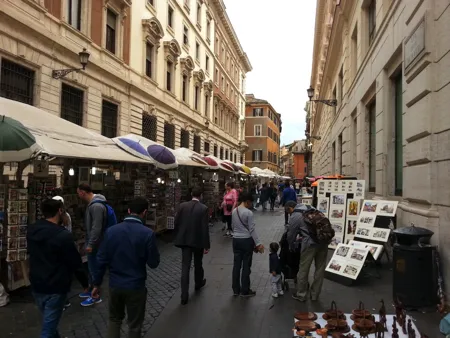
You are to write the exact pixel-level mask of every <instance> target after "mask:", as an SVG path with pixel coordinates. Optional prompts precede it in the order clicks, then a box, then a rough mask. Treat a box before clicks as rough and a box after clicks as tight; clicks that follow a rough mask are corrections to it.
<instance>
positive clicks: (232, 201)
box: [220, 182, 238, 237]
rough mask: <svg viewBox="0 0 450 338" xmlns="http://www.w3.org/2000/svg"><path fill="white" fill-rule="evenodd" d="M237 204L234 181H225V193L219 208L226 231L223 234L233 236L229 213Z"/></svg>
mask: <svg viewBox="0 0 450 338" xmlns="http://www.w3.org/2000/svg"><path fill="white" fill-rule="evenodd" d="M237 205H238V194H237V192H236V190H235V189H234V182H227V183H226V184H225V194H224V195H223V201H222V204H221V206H220V207H221V208H222V210H223V219H224V221H225V223H226V225H227V232H226V233H225V236H227V237H233V228H232V227H231V214H232V212H233V210H234V209H235V208H236V207H237Z"/></svg>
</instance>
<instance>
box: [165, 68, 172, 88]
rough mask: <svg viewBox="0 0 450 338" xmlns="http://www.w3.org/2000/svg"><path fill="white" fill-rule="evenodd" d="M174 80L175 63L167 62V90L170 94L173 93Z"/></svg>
mask: <svg viewBox="0 0 450 338" xmlns="http://www.w3.org/2000/svg"><path fill="white" fill-rule="evenodd" d="M172 79H173V63H172V62H170V61H167V74H166V89H167V90H168V91H169V92H171V91H172V89H173V86H172Z"/></svg>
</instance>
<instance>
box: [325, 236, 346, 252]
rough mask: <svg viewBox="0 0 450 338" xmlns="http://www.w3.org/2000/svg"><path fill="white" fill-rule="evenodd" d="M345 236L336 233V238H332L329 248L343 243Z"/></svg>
mask: <svg viewBox="0 0 450 338" xmlns="http://www.w3.org/2000/svg"><path fill="white" fill-rule="evenodd" d="M342 241H343V237H342V236H339V235H335V236H334V238H333V239H332V240H331V243H330V245H328V248H329V249H334V248H336V247H337V246H338V245H339V244H342Z"/></svg>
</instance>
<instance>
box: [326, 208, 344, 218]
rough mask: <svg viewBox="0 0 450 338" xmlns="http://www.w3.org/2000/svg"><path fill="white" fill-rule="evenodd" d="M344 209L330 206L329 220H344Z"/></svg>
mask: <svg viewBox="0 0 450 338" xmlns="http://www.w3.org/2000/svg"><path fill="white" fill-rule="evenodd" d="M344 216H345V215H344V208H339V207H335V206H333V205H332V206H331V208H330V217H329V218H330V220H331V219H332V218H334V219H337V220H344Z"/></svg>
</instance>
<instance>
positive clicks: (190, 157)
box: [173, 148, 208, 167]
mask: <svg viewBox="0 0 450 338" xmlns="http://www.w3.org/2000/svg"><path fill="white" fill-rule="evenodd" d="M173 153H174V155H175V157H176V159H177V162H178V164H179V165H187V166H193V167H207V166H208V163H207V162H206V161H205V160H204V159H203V157H202V156H201V155H200V154H199V153H197V152H195V151H193V150H191V149H188V148H178V149H175V150H174V151H173Z"/></svg>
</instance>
